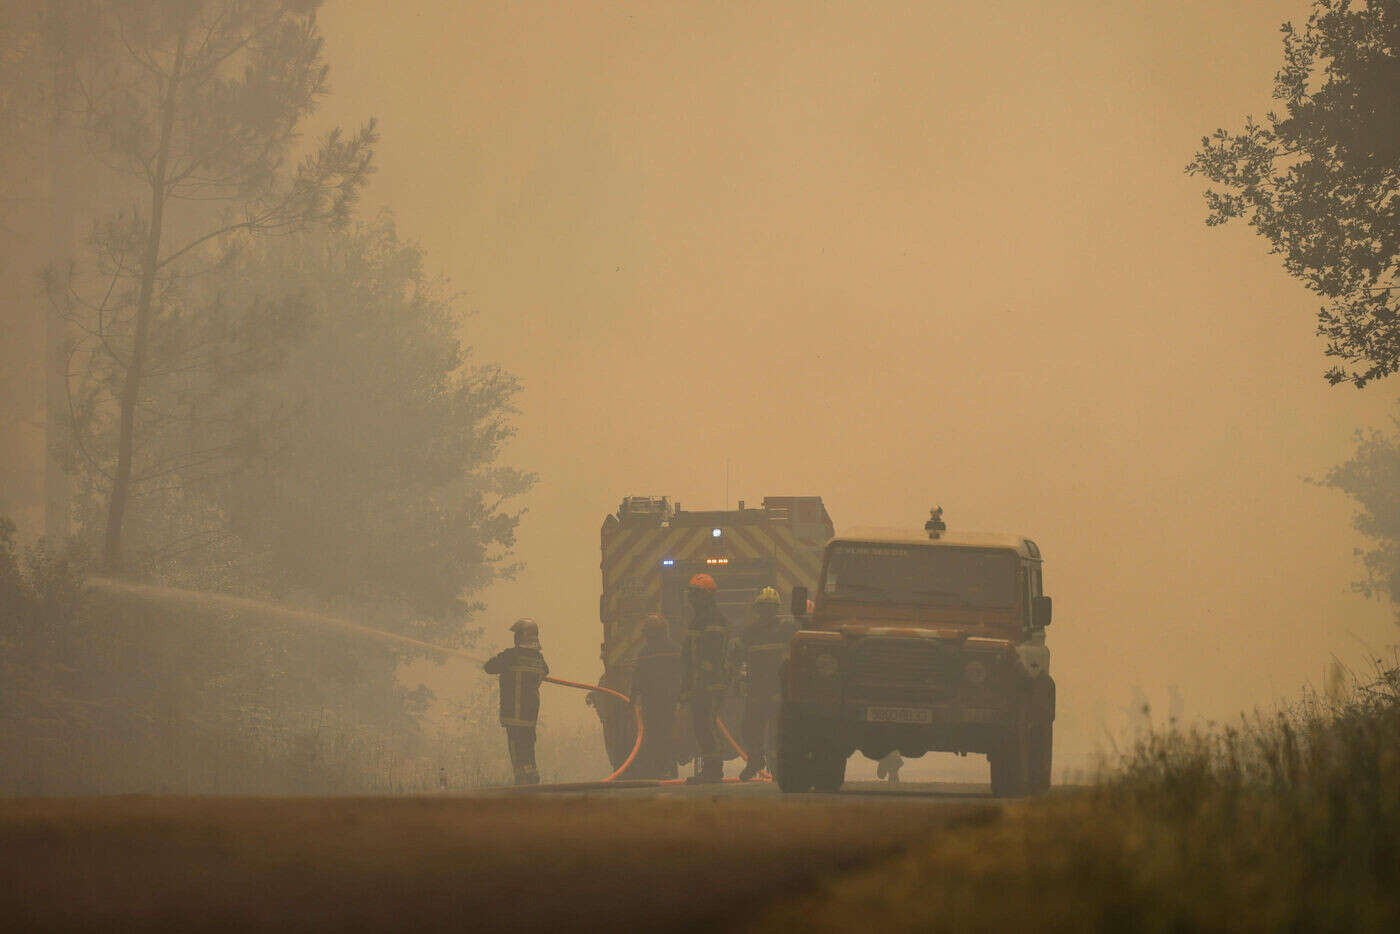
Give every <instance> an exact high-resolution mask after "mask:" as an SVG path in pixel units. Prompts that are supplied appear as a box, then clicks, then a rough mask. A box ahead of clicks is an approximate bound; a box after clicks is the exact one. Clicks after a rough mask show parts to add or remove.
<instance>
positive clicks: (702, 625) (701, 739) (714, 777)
mask: <svg viewBox="0 0 1400 934" xmlns="http://www.w3.org/2000/svg"><path fill="white" fill-rule="evenodd" d="M715 590H716V588H715V579H714V578H713V577H711V576H710V575H708V574H696V575H695V576H694V577H692V578H691V579H690V586H689V587H688V588H686V593H687V595H688V596H689V598H690V604H691V606H692V607H693V608H694V610H695V613H694V615H693V616H692V617H691V620H690V628H689V629H687V630H686V634H685V644H684V645H683V646H682V647H681V673H682V682H681V698H682V700H685V701H688V702H689V704H690V720H691V724H692V726H693V727H694V729H695V743H696V746H698V747H699V752H700V769H699V771H698V773H697V774H695V775H694V776H692V777H691V778H689V779H687V781H688V782H691V783H697V784H710V783H713V782H718V781H722V780H723V779H724V751H723V747H722V746H721V745H720V737H719V729H718V728H717V727H716V724H715V718H716V717H718V716H719V705H720V702H721V701H723V700H724V695H725V692H726V691H727V690H728V688H729V673H728V670H727V669H728V666H727V665H726V661H727V659H726V653H725V645H726V643H727V641H728V632H729V627H728V626H726V625H725V620H724V616H723V614H721V613H720V611H719V607H718V606H717V605H716V603H715Z"/></svg>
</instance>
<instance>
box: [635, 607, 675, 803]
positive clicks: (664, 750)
mask: <svg viewBox="0 0 1400 934" xmlns="http://www.w3.org/2000/svg"><path fill="white" fill-rule="evenodd" d="M642 634H643V636H644V637H645V640H646V641H644V642H643V643H642V647H641V651H639V652H638V653H637V668H636V670H635V672H634V673H633V675H632V702H633V703H635V704H636V705H637V709H638V710H639V711H640V712H641V715H642V729H643V733H642V748H641V750H640V751H639V752H638V753H637V762H636V765H635V766H634V768H633V772H634V773H635V774H636V776H637V777H639V778H674V777H675V775H676V750H675V728H676V704H677V702H678V701H679V699H680V691H681V647H680V646H679V645H677V644H676V642H675V640H673V639H672V638H671V633H670V627H669V626H668V625H667V623H666V618H665V617H664V616H662V615H660V614H659V613H652V614H651V615H649V616H648V617H647V618H646V619H645V620H644V621H643V622H642Z"/></svg>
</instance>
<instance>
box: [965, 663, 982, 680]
mask: <svg viewBox="0 0 1400 934" xmlns="http://www.w3.org/2000/svg"><path fill="white" fill-rule="evenodd" d="M963 677H964V678H966V679H967V680H968V681H969V682H971V683H972V684H981V683H982V682H983V681H986V680H987V666H986V665H984V664H982V663H981V662H968V663H967V664H966V665H965V666H963Z"/></svg>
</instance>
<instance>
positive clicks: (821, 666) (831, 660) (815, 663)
mask: <svg viewBox="0 0 1400 934" xmlns="http://www.w3.org/2000/svg"><path fill="white" fill-rule="evenodd" d="M838 667H839V666H838V664H837V662H836V656H835V655H832V654H831V653H830V652H823V653H822V654H820V655H818V656H817V657H816V658H814V659H812V668H813V669H814V670H815V671H816V673H817V674H819V675H821V676H822V677H823V678H830V677H831V676H832V675H834V674H836V669H837V668H838Z"/></svg>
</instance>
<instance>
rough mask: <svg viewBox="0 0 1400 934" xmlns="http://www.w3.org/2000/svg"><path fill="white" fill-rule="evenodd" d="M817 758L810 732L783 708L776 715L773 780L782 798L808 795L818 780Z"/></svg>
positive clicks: (796, 714) (785, 706)
mask: <svg viewBox="0 0 1400 934" xmlns="http://www.w3.org/2000/svg"><path fill="white" fill-rule="evenodd" d="M818 758H819V756H818V754H817V750H816V748H815V744H814V743H813V736H812V732H811V730H810V729H809V727H808V726H807V725H806V724H804V723H803V722H802V717H801V716H800V715H799V714H798V713H797V712H796V711H794V710H792V709H790V708H789V707H788V706H787V705H786V704H785V705H783V707H782V709H781V711H780V712H779V714H778V761H777V770H776V771H775V773H774V775H773V778H774V779H775V780H776V781H777V783H778V788H779V790H781V791H782V792H783V793H784V794H801V793H802V792H804V791H811V790H812V788H813V786H814V785H815V784H816V782H817V780H818V777H819V776H818V774H817V772H818V767H819V766H818Z"/></svg>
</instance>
